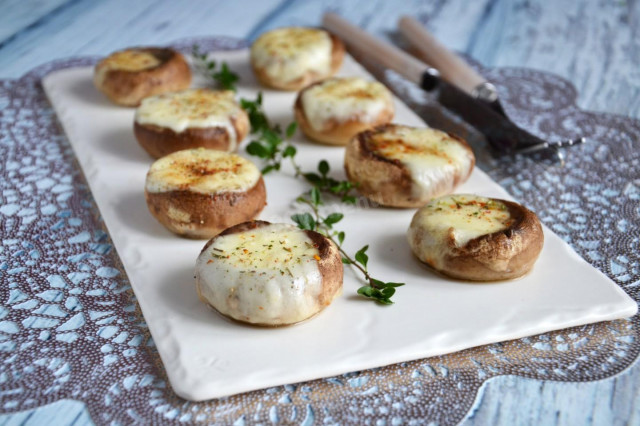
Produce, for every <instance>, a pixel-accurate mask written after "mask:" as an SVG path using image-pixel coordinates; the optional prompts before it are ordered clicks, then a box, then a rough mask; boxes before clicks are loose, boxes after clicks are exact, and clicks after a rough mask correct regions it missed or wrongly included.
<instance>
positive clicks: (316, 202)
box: [291, 186, 404, 305]
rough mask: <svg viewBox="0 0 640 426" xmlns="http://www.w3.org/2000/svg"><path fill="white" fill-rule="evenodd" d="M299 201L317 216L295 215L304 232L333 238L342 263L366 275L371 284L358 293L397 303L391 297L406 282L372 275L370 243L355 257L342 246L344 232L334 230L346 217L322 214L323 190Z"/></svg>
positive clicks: (337, 214)
mask: <svg viewBox="0 0 640 426" xmlns="http://www.w3.org/2000/svg"><path fill="white" fill-rule="evenodd" d="M296 201H298V202H299V203H302V204H306V205H307V206H309V207H310V208H311V211H312V212H313V214H311V213H297V214H294V215H293V216H291V220H293V221H294V222H295V223H296V224H297V225H298V227H299V228H300V229H309V230H312V231H316V232H319V233H321V234H322V235H324V236H325V237H327V238H329V239H330V240H331V241H332V242H333V243H334V244H335V245H336V247H338V250H339V251H340V254H341V255H342V263H344V264H345V265H353V266H354V267H355V268H356V269H358V270H359V271H360V273H362V275H363V276H364V280H365V282H366V283H367V285H365V286H362V287H360V288H359V289H358V294H359V295H361V296H364V297H367V298H369V299H372V300H374V301H376V302H378V303H381V304H383V305H391V304H393V301H392V300H391V297H392V296H393V295H394V294H395V292H396V288H397V287H401V286H403V285H404V283H394V282H384V281H382V280H379V279H377V278H374V277H372V276H371V274H370V273H369V269H368V263H369V256H368V255H367V250H368V249H369V245H368V244H367V245H366V246H364V247H362V248H361V249H360V250H358V251H357V252H356V254H355V255H354V256H353V257H352V256H350V255H349V253H347V252H346V250H345V249H344V248H343V247H342V243H343V242H344V239H345V233H344V231H338V230H335V229H334V228H333V225H335V224H336V223H338V222H340V221H341V220H342V219H343V217H344V215H343V214H342V213H331V214H329V215H328V216H322V215H321V214H320V206H321V205H322V204H324V203H323V200H322V195H321V192H320V189H319V188H318V187H315V186H314V187H313V188H311V190H309V192H308V193H307V194H305V195H302V196H300V197H298V198H297V200H296ZM336 239H337V241H336Z"/></svg>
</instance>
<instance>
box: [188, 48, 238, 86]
mask: <svg viewBox="0 0 640 426" xmlns="http://www.w3.org/2000/svg"><path fill="white" fill-rule="evenodd" d="M191 55H192V56H193V59H194V60H195V66H196V68H197V69H198V70H199V71H200V72H201V73H202V74H204V75H205V76H207V77H209V78H211V79H212V80H213V81H215V82H216V83H217V84H218V85H219V86H220V87H221V88H223V89H225V90H233V91H234V92H235V91H236V82H237V81H238V80H239V79H240V77H238V74H236V73H234V72H233V71H231V69H229V66H228V65H227V63H226V62H223V63H222V65H221V66H220V69H219V70H217V69H216V68H217V64H216V61H212V60H209V55H208V54H207V53H205V52H202V51H200V46H198V45H197V44H194V45H193V47H192V48H191Z"/></svg>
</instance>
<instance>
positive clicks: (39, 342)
mask: <svg viewBox="0 0 640 426" xmlns="http://www.w3.org/2000/svg"><path fill="white" fill-rule="evenodd" d="M194 42H197V43H198V44H199V45H200V46H201V47H202V48H203V49H204V50H209V51H212V50H216V49H238V48H241V47H244V46H245V43H244V42H242V41H239V40H235V39H228V38H211V39H198V40H184V41H182V42H180V43H176V44H175V46H176V47H178V48H181V49H182V50H184V51H187V52H188V51H189V50H190V46H191V45H192V44H193V43H194ZM95 60H96V58H77V59H68V60H61V61H56V62H53V63H49V64H46V65H43V66H41V67H38V68H37V69H35V70H33V71H32V72H30V73H28V74H26V75H25V76H23V77H22V78H20V79H17V80H2V81H0V155H1V163H0V164H1V168H0V173H2V188H1V189H2V193H1V195H0V230H1V236H2V239H1V245H0V282H1V285H0V296H1V297H2V306H0V406H1V407H2V409H3V411H4V412H17V411H21V410H26V409H31V408H34V407H38V406H41V405H44V404H47V403H50V402H53V401H57V400H60V399H75V400H79V401H82V402H84V403H85V404H86V406H87V409H88V410H89V412H90V414H91V417H92V419H93V420H94V421H95V422H96V423H97V424H111V423H112V422H114V421H115V422H120V423H122V424H130V423H132V422H134V421H140V422H142V423H163V424H171V423H182V422H198V421H206V422H209V423H211V422H214V423H224V424H226V423H234V422H237V423H238V424H243V423H254V422H263V423H268V422H276V423H277V422H280V423H303V424H311V423H312V422H314V421H315V422H317V423H359V424H360V423H372V424H373V423H376V422H377V421H378V420H380V419H385V420H387V424H414V423H415V424H423V423H429V422H432V421H433V422H437V423H439V424H453V423H456V422H457V421H459V420H461V419H462V418H463V417H464V415H465V414H466V413H467V411H468V410H469V409H470V407H471V406H472V404H473V401H474V399H475V397H476V393H477V390H478V388H479V387H480V386H481V385H482V383H483V382H484V381H485V380H487V379H489V378H491V377H495V376H498V375H503V374H515V375H518V376H522V377H531V378H538V379H546V380H559V381H587V380H594V379H600V378H604V377H609V376H611V375H613V374H615V373H617V372H619V371H621V370H622V369H624V368H625V367H627V366H628V365H629V364H630V363H631V362H632V361H633V360H634V359H635V358H636V357H637V355H638V351H639V349H640V345H639V344H638V339H637V337H638V330H639V328H638V316H636V317H634V318H632V319H629V320H620V321H614V322H608V323H600V324H594V325H588V326H582V327H575V328H571V329H566V330H562V331H558V332H554V333H547V334H544V335H539V336H534V337H528V338H524V339H519V340H514V341H510V342H505V343H498V344H493V345H489V346H483V347H479V348H473V349H469V350H465V351H462V352H458V353H455V354H450V355H446V356H440V357H435V358H429V359H424V360H419V361H413V362H408V363H402V364H398V365H394V366H390V367H385V368H378V369H374V370H368V371H363V372H354V373H350V374H345V375H342V376H338V377H333V378H328V379H321V380H316V381H312V382H308V383H301V384H292V385H288V386H280V387H275V388H271V389H266V390H261V391H255V392H250V393H246V394H241V395H236V396H232V397H227V398H221V399H217V400H213V401H209V402H206V403H192V402H188V401H185V400H182V399H180V398H178V397H177V396H175V394H174V393H173V392H172V391H171V389H170V387H169V386H168V382H167V380H166V377H165V375H164V371H163V368H162V364H161V362H160V360H159V357H158V355H157V352H156V351H155V349H154V346H153V341H152V339H151V338H150V336H149V334H148V331H147V328H146V326H145V323H144V318H143V317H142V315H141V314H140V311H139V309H138V307H137V304H136V300H135V295H134V294H133V292H132V291H131V288H130V286H129V283H128V280H127V277H126V275H125V273H124V271H123V269H122V267H121V264H120V260H119V259H118V256H117V254H116V253H115V250H113V245H112V243H111V240H110V239H109V236H108V233H107V231H106V229H105V228H104V225H103V223H102V221H101V218H100V214H99V212H98V211H97V208H96V207H95V204H94V202H93V200H92V197H91V194H90V192H89V190H88V188H87V184H86V181H85V179H84V177H83V176H82V172H81V171H80V168H79V166H78V164H77V162H76V160H75V157H74V155H73V152H72V150H71V148H70V145H69V143H68V142H67V140H66V137H65V135H64V133H63V132H62V130H61V128H60V126H59V124H58V122H57V119H56V117H55V115H54V113H53V110H52V108H51V106H50V104H49V103H48V101H47V99H46V97H45V94H44V92H43V90H42V88H41V86H40V80H41V78H42V77H43V76H44V75H46V74H47V73H49V72H51V71H53V70H57V69H62V68H67V67H73V66H82V65H90V64H93V63H95ZM481 71H482V72H483V73H484V74H485V75H486V76H487V77H488V78H489V79H490V80H492V81H494V82H496V83H497V84H498V85H499V89H500V93H501V97H502V99H503V100H504V103H505V107H506V109H507V111H508V112H509V113H510V114H511V115H512V116H513V117H514V118H515V119H516V121H517V122H518V123H519V124H521V125H523V126H525V127H527V128H528V129H529V130H531V131H532V132H534V133H536V134H538V135H540V136H543V137H545V138H547V139H561V138H568V137H575V136H576V135H584V136H587V137H588V138H589V141H590V143H589V144H587V145H584V146H581V147H577V148H572V150H571V151H570V152H569V153H568V155H567V161H566V165H565V167H558V166H557V165H554V164H550V163H540V162H535V161H533V160H532V159H530V158H527V157H518V158H500V159H496V158H492V157H491V156H489V155H487V154H484V153H485V152H486V150H485V142H484V140H483V139H482V137H481V136H480V135H478V134H477V133H476V132H475V131H474V130H473V129H470V128H469V127H468V126H465V125H464V124H461V123H460V122H459V121H456V120H455V117H451V116H450V115H449V114H448V113H447V112H446V111H443V110H442V109H441V108H440V107H438V105H437V104H435V103H434V102H433V100H432V99H430V98H429V96H427V95H425V94H424V93H423V92H421V91H418V90H416V89H415V88H413V87H411V86H410V85H409V84H407V83H406V82H404V81H402V80H401V79H400V78H398V77H397V76H395V75H392V74H391V75H388V78H387V82H388V83H389V84H390V85H391V87H392V88H394V90H395V91H396V92H397V93H399V94H400V95H401V97H402V98H403V99H404V100H405V101H406V102H407V103H408V104H409V105H411V106H412V107H414V108H415V109H416V110H417V111H418V112H419V113H420V114H421V115H422V116H423V118H425V120H426V121H427V122H429V123H430V124H432V125H437V126H439V127H443V128H445V129H446V130H451V131H455V132H457V133H459V134H461V135H462V136H464V137H466V138H467V139H468V140H469V141H470V142H471V144H472V145H473V146H474V149H475V151H476V153H477V154H478V165H479V167H481V168H482V169H483V170H484V171H486V172H487V173H489V175H490V176H491V177H492V178H493V179H494V180H496V181H497V182H499V183H500V184H501V185H502V186H504V187H505V188H506V189H507V190H508V191H509V192H510V193H511V194H512V195H513V196H514V197H515V198H517V199H519V200H520V201H522V202H523V203H525V204H526V205H528V206H530V207H531V208H532V209H533V210H535V211H536V212H537V213H538V214H539V216H540V218H541V219H542V220H543V221H544V222H545V223H546V224H547V225H548V226H549V227H550V228H551V229H553V230H554V231H555V232H556V233H557V234H558V235H560V236H561V237H562V238H564V239H565V240H566V241H567V242H568V243H569V244H571V245H572V246H573V248H574V249H575V250H576V251H577V252H578V253H579V254H580V255H581V256H582V257H584V258H585V259H587V260H588V261H589V262H590V263H591V264H593V265H594V266H595V267H597V268H598V269H600V270H601V271H603V272H604V273H605V274H607V275H608V276H609V277H610V278H611V279H612V280H614V281H615V282H616V283H617V284H618V285H620V286H621V287H622V288H623V289H624V290H625V291H626V292H627V293H628V294H629V295H630V296H631V297H633V298H634V299H635V300H638V297H639V294H638V291H637V287H638V285H639V284H640V271H639V270H640V259H639V253H640V230H639V227H638V217H639V215H640V176H639V173H638V170H640V167H639V163H640V149H639V148H640V146H639V143H638V139H639V136H640V122H638V121H637V120H633V119H630V118H626V117H621V116H615V115H609V114H600V113H591V112H585V111H581V110H580V109H578V108H577V107H576V105H575V98H576V91H575V89H574V88H573V86H572V85H571V84H570V83H568V82H567V81H565V80H563V79H561V78H558V77H556V76H553V75H550V74H548V73H543V72H539V71H532V70H523V69H489V70H481Z"/></svg>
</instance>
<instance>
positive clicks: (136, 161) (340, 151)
mask: <svg viewBox="0 0 640 426" xmlns="http://www.w3.org/2000/svg"><path fill="white" fill-rule="evenodd" d="M214 56H215V58H216V59H217V60H219V61H226V62H227V63H228V64H229V66H230V67H231V68H232V69H233V70H235V71H236V72H238V73H239V74H240V76H241V83H240V85H239V90H238V96H239V97H244V98H249V99H254V98H255V96H256V94H257V92H258V91H260V90H262V91H263V93H264V105H265V108H266V111H267V113H268V115H269V116H270V117H271V119H272V120H273V121H274V122H277V123H281V124H282V125H283V126H286V125H287V124H288V123H289V122H290V121H292V120H293V115H292V105H293V102H294V99H295V93H289V92H276V91H271V90H265V89H263V88H261V87H259V86H258V85H257V83H256V82H255V80H254V78H253V76H252V74H251V71H250V68H249V65H248V52H247V51H246V50H239V51H230V52H218V53H216V54H214ZM340 74H341V75H344V76H363V77H367V78H371V77H370V76H369V74H368V73H367V72H366V71H365V70H364V69H363V68H362V67H361V66H360V65H359V64H358V63H357V62H355V61H354V60H353V59H351V58H349V57H347V58H346V60H345V64H344V66H343V67H342V70H341V73H340ZM43 84H44V87H45V90H46V92H47V95H48V96H49V99H50V100H51V102H52V104H53V106H54V108H55V111H56V113H57V115H58V117H59V119H60V121H61V123H62V125H63V127H64V130H65V132H66V134H67V136H68V138H69V141H70V142H71V145H72V146H73V149H74V151H75V153H76V156H77V158H78V160H79V162H80V165H81V167H82V169H83V171H84V174H85V176H86V178H87V180H88V182H89V185H90V187H91V191H92V193H93V196H94V198H95V201H96V203H97V205H98V208H99V209H100V212H101V214H102V217H103V218H104V221H105V223H106V225H107V228H108V229H109V232H110V234H111V238H112V240H113V242H114V244H115V247H116V249H117V251H118V254H119V256H120V258H121V259H122V263H123V265H124V267H125V270H126V272H127V274H128V277H129V279H130V281H131V285H132V287H133V290H134V292H135V294H136V296H137V298H138V302H139V304H140V307H141V309H142V312H143V314H144V317H145V319H146V320H147V323H148V325H149V329H150V331H151V334H152V336H153V338H154V341H155V343H156V345H157V348H158V351H159V353H160V356H161V358H162V361H163V363H164V366H165V368H166V371H167V375H168V377H169V380H170V382H171V385H172V387H173V389H174V390H175V392H176V393H177V394H178V395H180V396H182V397H184V398H186V399H189V400H195V401H200V400H206V399H211V398H216V397H222V396H226V395H232V394H236V393H240V392H246V391H250V390H255V389H261V388H266V387H271V386H276V385H282V384H288V383H295V382H300V381H305V380H310V379H316V378H321V377H328V376H334V375H337V374H341V373H346V372H350V371H357V370H363V369H367V368H372V367H379V366H384V365H389V364H394V363H398V362H402V361H409V360H414V359H419V358H424V357H429V356H434V355H441V354H445V353H449V352H454V351H459V350H461V349H465V348H469V347H473V346H478V345H483V344H487V343H493V342H500V341H504V340H509V339H515V338H519V337H524V336H528V335H533V334H538V333H543V332H546V331H550V330H556V329H561V328H565V327H569V326H575V325H581V324H587V323H593V322H598V321H605V320H612V319H617V318H623V317H629V316H631V315H633V314H635V313H636V311H637V305H636V303H635V302H634V301H633V300H632V299H631V298H629V297H628V296H627V295H626V294H625V293H624V292H623V291H622V290H621V289H620V288H619V287H618V286H617V285H616V284H615V283H614V282H612V281H611V280H609V279H608V278H607V277H606V276H604V275H603V274H602V273H600V272H599V271H598V270H596V269H594V268H593V267H592V266H590V265H589V264H588V263H587V262H585V261H584V260H583V259H582V258H581V257H579V256H578V255H577V254H576V253H575V252H574V251H573V250H572V249H571V248H570V247H569V246H568V245H567V244H566V243H565V242H564V241H563V240H562V239H560V238H559V237H558V236H557V235H555V234H554V233H553V232H551V231H550V230H549V229H548V228H546V227H545V228H544V233H545V245H544V249H543V251H542V254H541V256H540V258H539V260H538V262H537V264H536V266H535V268H534V270H533V271H532V272H531V273H530V274H528V275H527V276H525V277H523V278H521V279H518V280H515V281H508V282H496V283H483V284H478V283H470V282H462V281H455V280H451V279H447V278H444V277H442V276H440V275H437V274H435V273H433V272H432V271H431V270H429V269H428V268H427V267H425V266H424V265H422V264H421V263H420V262H419V261H417V260H416V259H415V258H414V257H413V256H412V254H411V250H410V248H409V245H408V243H407V239H406V230H407V227H408V226H409V222H410V220H411V217H412V215H413V213H414V210H412V209H408V210H398V209H387V208H380V207H372V206H369V205H367V204H366V203H359V204H358V205H357V206H345V205H341V204H336V205H328V206H326V208H327V209H329V210H331V211H339V212H342V213H344V215H345V219H344V220H343V221H342V222H340V223H339V224H338V225H337V227H338V228H339V229H342V230H344V231H346V234H347V237H346V240H345V243H344V246H345V248H346V249H347V250H349V251H351V252H355V251H356V250H358V249H359V248H361V247H362V246H364V245H365V244H369V245H370V248H369V251H368V254H369V257H370V260H369V267H370V270H371V272H372V273H373V274H374V276H376V277H378V278H379V279H382V280H385V281H394V282H405V283H406V285H405V286H404V287H401V288H399V289H398V291H397V293H396V295H395V296H394V300H395V304H394V305H392V306H380V305H376V304H375V303H372V302H370V301H367V300H364V299H363V298H361V297H359V296H357V295H356V290H357V289H358V287H360V286H361V285H362V282H361V281H360V280H359V277H358V275H357V274H356V273H355V272H354V271H352V270H351V269H349V268H348V267H347V268H346V270H345V278H344V293H343V295H342V297H340V298H338V299H337V300H336V301H335V302H334V303H333V304H332V305H331V306H329V307H328V308H327V309H325V310H324V311H323V312H322V313H320V314H319V315H317V316H316V317H314V318H312V319H311V320H308V321H306V322H303V323H301V324H298V325H295V326H291V327H283V328H258V327H250V326H244V325H240V324H238V323H234V322H231V321H228V320H226V319H224V318H222V317H221V316H219V315H218V314H216V313H215V312H214V311H213V310H212V309H210V308H208V307H207V306H205V305H204V304H202V303H201V302H200V301H199V300H198V297H197V294H196V291H195V284H194V279H193V275H194V264H195V260H196V257H197V256H198V254H199V252H200V250H201V249H202V247H203V245H204V241H193V240H186V239H182V238H179V237H176V236H175V235H173V234H171V233H170V232H168V231H167V230H165V229H164V228H163V227H162V226H161V225H160V224H159V223H157V222H156V221H155V219H153V217H152V216H151V214H150V213H149V212H148V210H147V206H146V203H145V200H144V192H143V188H144V180H145V175H146V173H147V170H148V168H149V166H150V165H151V163H152V162H153V160H152V159H151V158H150V157H149V156H148V155H147V154H146V153H145V152H144V151H143V150H142V148H140V146H139V145H138V143H137V142H136V140H135V138H134V136H133V116H134V110H133V109H131V108H123V107H118V106H115V105H113V104H111V103H109V102H108V101H107V100H106V98H105V97H104V96H103V95H102V94H100V93H99V92H98V91H97V90H96V89H95V88H94V87H93V84H92V69H91V68H88V67H83V68H70V69H65V70H62V71H58V72H55V73H52V74H50V75H48V76H47V77H46V78H45V79H44V81H43ZM195 84H204V82H203V81H199V82H198V81H196V83H195ZM395 102H396V111H397V113H396V118H395V122H397V123H400V124H407V125H414V126H424V123H423V122H422V121H421V119H420V118H419V117H418V116H417V115H415V114H414V113H413V112H412V111H411V110H410V109H408V108H407V107H406V106H405V105H404V104H402V103H401V102H400V101H399V100H398V99H396V100H395ZM293 140H294V143H295V145H296V146H297V147H298V155H297V158H298V161H299V163H300V164H301V165H302V166H303V169H305V170H312V169H314V168H315V167H316V165H317V163H318V161H319V160H320V159H326V160H327V161H329V163H330V164H331V166H332V172H331V173H332V175H333V176H335V177H336V178H344V172H343V169H342V164H343V155H344V148H341V147H327V146H320V145H316V144H313V143H311V142H309V141H307V140H306V139H305V138H304V136H302V135H301V134H298V135H296V136H295V137H294V139H293ZM246 143H247V142H246V141H245V143H244V144H242V145H241V148H240V152H241V154H242V155H246V154H245V153H244V147H245V146H246ZM265 182H266V185H267V194H268V205H267V207H266V208H265V210H264V211H263V213H262V214H261V216H260V218H261V219H265V220H269V221H272V222H282V221H284V222H290V219H289V218H290V216H291V214H292V213H294V212H297V211H300V210H301V209H302V207H301V206H299V205H297V204H296V203H295V202H294V200H295V198H296V197H297V196H298V195H300V194H301V193H303V192H304V191H305V190H308V186H307V184H305V183H304V182H303V181H301V180H300V179H296V178H295V177H294V176H293V173H292V171H291V169H289V168H286V167H285V169H284V171H283V172H282V173H277V174H269V175H267V176H266V177H265ZM457 192H472V193H478V194H481V195H485V196H490V197H498V198H510V197H509V195H508V194H507V193H506V192H505V191H504V190H503V189H502V188H501V187H500V186H499V185H498V184H496V183H495V182H493V181H492V180H491V179H490V178H489V177H488V176H487V175H486V174H484V173H483V172H482V171H480V170H478V169H476V170H475V171H474V172H473V174H472V175H471V177H470V179H469V180H468V181H467V182H466V183H465V184H463V185H462V186H461V187H459V188H458V190H457Z"/></svg>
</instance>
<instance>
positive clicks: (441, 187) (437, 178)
mask: <svg viewBox="0 0 640 426" xmlns="http://www.w3.org/2000/svg"><path fill="white" fill-rule="evenodd" d="M369 148H370V149H371V150H372V151H373V152H375V153H376V154H378V155H380V156H382V157H385V158H389V159H393V160H398V161H400V162H401V163H402V164H404V165H405V166H406V167H407V169H408V170H409V172H410V174H411V178H412V180H413V195H414V196H415V197H416V198H418V199H429V198H431V197H433V196H434V195H439V194H446V193H449V192H452V191H453V189H454V188H455V186H456V183H458V182H459V181H460V180H461V179H460V178H462V180H464V178H466V177H467V176H468V175H469V172H470V171H471V168H472V167H473V162H474V156H473V154H472V153H471V152H470V151H469V150H468V149H467V148H466V147H465V146H464V145H463V144H461V143H460V142H458V141H457V140H456V139H454V138H452V137H451V136H449V135H448V134H446V133H444V132H441V131H440V130H436V129H430V128H413V127H407V126H394V127H392V128H390V129H388V130H385V131H384V132H380V133H375V134H374V135H373V136H372V137H371V139H370V142H369ZM456 176H458V178H456Z"/></svg>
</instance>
